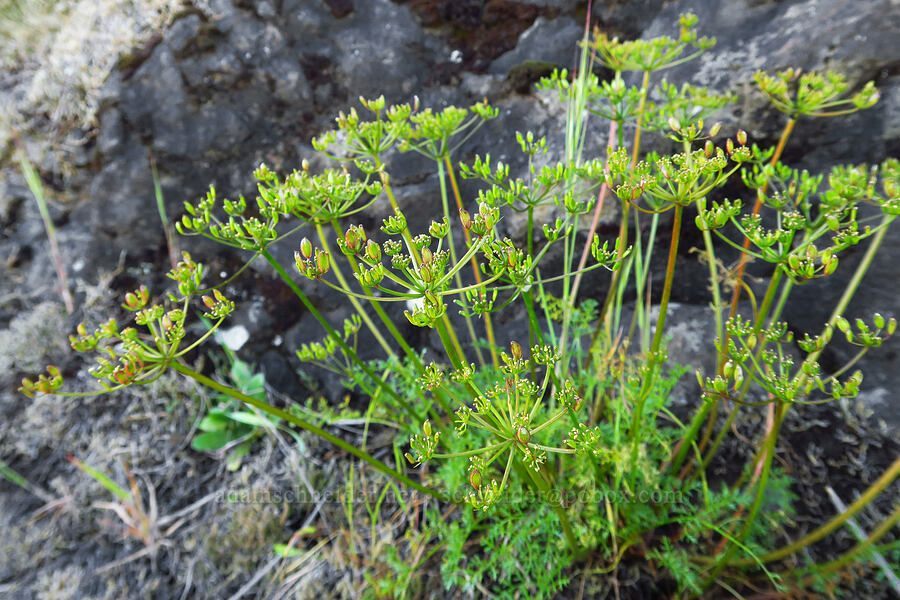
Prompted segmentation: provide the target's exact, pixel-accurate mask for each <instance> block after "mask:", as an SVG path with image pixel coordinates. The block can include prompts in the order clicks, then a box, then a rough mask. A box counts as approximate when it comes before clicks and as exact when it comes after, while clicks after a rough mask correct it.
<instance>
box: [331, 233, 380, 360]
mask: <svg viewBox="0 0 900 600" xmlns="http://www.w3.org/2000/svg"><path fill="white" fill-rule="evenodd" d="M316 233H317V234H318V235H319V242H320V243H321V244H322V248H323V249H324V250H325V252H327V253H328V255H329V256H334V257H336V255H335V254H334V253H333V252H332V251H331V248H330V247H329V245H328V240H327V239H326V236H325V231H324V230H323V229H322V225H320V224H319V223H316ZM331 270H332V272H333V273H334V276H335V278H337V280H338V283H339V284H340V285H341V289H343V290H344V291H345V292H350V286H349V285H348V284H347V279H346V278H345V277H344V274H343V272H341V269H340V267H339V266H338V264H337V261H336V260H332V261H331ZM364 292H365V290H364ZM366 295H368V294H366ZM346 296H347V299H348V300H350V304H352V305H353V308H354V309H356V313H357V314H358V315H359V316H360V318H361V319H362V321H363V323H365V324H366V327H367V328H368V329H369V331H370V332H371V333H372V335H373V336H375V341H377V342H378V345H379V346H381V349H382V350H384V352H385V354H387V355H388V356H389V357H396V353H395V352H394V349H393V348H391V347H390V346H389V345H388V343H387V340H385V339H384V336H382V335H381V331H380V330H379V329H378V327H376V326H375V323H373V322H372V319H371V317H369V313H367V312H366V311H365V310H364V309H363V307H362V305H361V304H360V303H359V300H357V299H356V298H355V297H354V296H352V295H350V294H346Z"/></svg>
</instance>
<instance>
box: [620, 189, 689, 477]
mask: <svg viewBox="0 0 900 600" xmlns="http://www.w3.org/2000/svg"><path fill="white" fill-rule="evenodd" d="M683 213H684V207H683V206H681V205H680V204H677V205H676V206H675V218H674V221H673V222H672V240H671V242H670V243H669V260H668V262H667V264H666V279H665V282H664V283H663V293H662V299H660V302H659V316H658V317H657V319H656V332H655V333H654V334H653V342H652V343H651V345H650V355H649V357H648V364H647V373H646V375H645V377H644V381H643V383H642V385H641V391H640V394H639V396H638V400H637V402H636V404H635V407H634V414H633V415H632V422H631V468H632V471H631V481H630V484H631V487H632V489H633V488H634V483H635V477H636V476H637V469H636V468H635V465H636V464H637V457H638V448H639V443H640V438H641V436H640V431H641V417H642V413H643V411H644V402H645V401H646V400H647V397H648V396H649V395H650V390H651V389H652V388H653V380H654V379H655V378H656V369H657V368H658V367H659V366H660V365H659V346H660V344H661V342H662V336H663V330H664V329H665V326H666V313H667V312H668V309H669V298H670V297H671V295H672V281H673V280H674V279H675V260H676V259H677V258H678V241H679V239H680V237H681V218H682V215H683Z"/></svg>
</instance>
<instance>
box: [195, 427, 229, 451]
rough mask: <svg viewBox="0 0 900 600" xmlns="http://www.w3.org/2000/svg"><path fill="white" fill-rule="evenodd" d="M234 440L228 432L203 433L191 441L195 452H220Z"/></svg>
mask: <svg viewBox="0 0 900 600" xmlns="http://www.w3.org/2000/svg"><path fill="white" fill-rule="evenodd" d="M232 439H234V438H232V437H231V436H230V435H229V434H228V432H227V431H208V432H206V433H201V434H200V435H198V436H197V437H195V438H194V439H193V440H192V441H191V448H193V449H194V450H200V451H203V450H218V449H220V448H222V447H223V446H224V445H225V444H227V443H228V442H230V441H231V440H232Z"/></svg>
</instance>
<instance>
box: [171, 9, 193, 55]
mask: <svg viewBox="0 0 900 600" xmlns="http://www.w3.org/2000/svg"><path fill="white" fill-rule="evenodd" d="M201 25H202V21H201V19H200V17H199V15H196V14H190V15H188V16H186V17H184V18H183V19H178V20H177V21H175V22H174V23H172V25H171V27H169V30H168V32H167V33H166V40H165V43H166V45H167V46H168V47H169V48H171V50H172V52H173V53H174V54H175V55H178V54H181V53H182V52H184V51H185V50H186V49H187V47H188V46H189V45H190V43H191V42H192V41H194V38H196V37H197V34H198V33H199V32H200V27H201Z"/></svg>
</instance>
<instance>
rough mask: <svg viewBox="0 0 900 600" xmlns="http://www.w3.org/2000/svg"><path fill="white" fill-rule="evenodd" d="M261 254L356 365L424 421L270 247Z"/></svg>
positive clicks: (419, 421)
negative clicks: (334, 324) (320, 308)
mask: <svg viewBox="0 0 900 600" xmlns="http://www.w3.org/2000/svg"><path fill="white" fill-rule="evenodd" d="M260 255H261V256H262V257H263V258H265V259H266V260H267V261H268V263H269V264H270V265H272V268H273V269H275V271H276V272H277V273H278V275H279V276H280V277H281V279H282V281H284V282H285V284H287V286H288V287H289V288H291V291H293V292H294V294H295V295H296V296H297V298H299V299H300V302H302V303H303V306H304V307H305V308H306V310H307V311H309V313H310V314H311V315H312V316H313V317H314V318H315V319H316V321H318V322H319V324H320V325H321V326H322V328H323V329H324V330H325V331H326V332H327V333H328V335H329V336H331V338H332V339H333V340H334V341H335V343H337V345H338V347H339V348H340V349H341V350H343V351H344V353H345V354H346V355H347V357H348V358H350V360H352V361H353V362H354V363H356V365H357V366H358V367H359V368H360V369H362V371H363V372H364V373H365V374H366V375H368V376H369V378H370V379H372V381H374V382H375V385H377V386H378V387H379V388H381V389H382V390H383V391H384V392H386V393H387V394H388V395H389V396H391V397H392V398H394V400H396V401H397V403H398V404H400V406H402V407H403V409H404V410H406V412H407V413H408V414H409V416H410V417H412V418H413V419H414V420H415V422H418V423H421V422H422V421H423V419H422V417H421V416H420V415H419V414H418V413H417V412H416V411H415V409H413V407H412V406H411V405H410V404H409V402H407V401H406V400H405V399H403V398H402V397H401V396H400V395H399V394H397V392H396V391H394V389H393V388H391V387H390V386H389V385H388V384H387V382H386V381H384V380H383V379H381V378H380V377H379V376H378V375H377V374H376V373H375V372H374V371H372V369H371V368H370V367H369V366H368V365H367V364H366V363H365V362H363V361H362V360H361V359H360V358H359V356H357V355H356V352H354V351H353V349H352V348H351V347H350V346H348V345H347V342H345V341H344V338H343V337H341V335H340V334H339V333H338V332H337V331H335V330H334V328H333V327H332V326H331V325H330V324H329V323H328V321H326V320H325V317H323V316H322V314H321V313H320V312H319V311H318V309H317V308H316V307H315V306H314V305H313V303H312V302H310V301H309V298H307V297H306V294H304V293H303V290H301V289H300V286H298V285H297V284H296V283H295V282H294V280H293V279H291V278H290V276H289V275H288V274H287V272H286V271H285V270H284V267H282V266H281V264H280V263H279V262H278V261H277V260H275V257H274V256H272V255H271V254H270V253H269V251H268V249H265V250H262V251H261V252H260Z"/></svg>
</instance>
